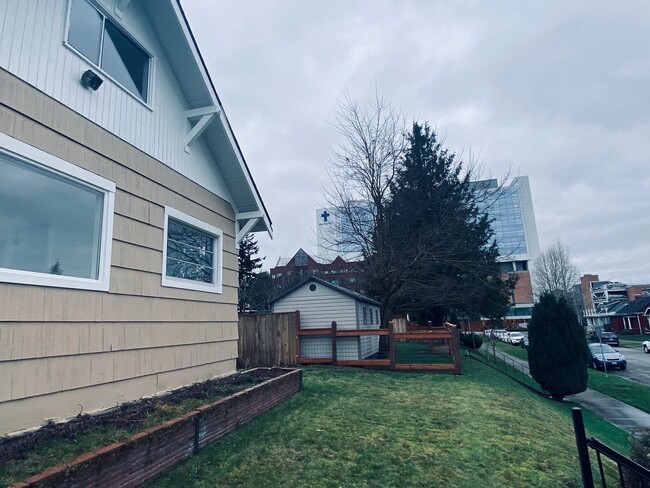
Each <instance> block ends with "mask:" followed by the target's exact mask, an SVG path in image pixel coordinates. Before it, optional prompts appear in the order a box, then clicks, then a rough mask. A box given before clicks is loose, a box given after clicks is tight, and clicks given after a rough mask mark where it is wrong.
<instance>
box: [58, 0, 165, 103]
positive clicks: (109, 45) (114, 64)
mask: <svg viewBox="0 0 650 488" xmlns="http://www.w3.org/2000/svg"><path fill="white" fill-rule="evenodd" d="M69 10H70V14H69V17H68V35H67V38H66V44H67V45H68V46H69V47H71V48H72V49H73V50H74V51H75V52H77V53H79V54H81V55H82V56H83V57H84V58H85V59H87V60H88V61H90V62H91V63H92V64H93V65H94V66H95V67H97V68H98V69H99V70H101V71H102V72H103V73H104V74H106V75H107V76H108V77H110V78H111V79H112V80H113V81H115V82H116V83H117V84H118V85H120V86H122V87H123V88H124V89H126V90H127V91H128V92H129V93H131V94H133V95H134V96H135V97H136V98H137V99H139V100H141V101H143V102H144V103H145V104H146V103H148V102H149V98H150V96H149V95H150V91H151V90H150V84H151V65H152V58H153V57H152V56H151V54H149V53H148V52H147V51H146V50H145V49H144V48H143V47H142V46H141V45H140V44H139V43H138V42H136V41H135V39H134V38H133V37H132V36H131V35H129V34H128V33H127V32H126V31H125V30H124V29H123V28H122V27H121V26H119V25H118V23H117V22H115V21H114V20H112V19H111V18H109V17H108V16H107V15H106V14H105V13H104V12H103V11H102V10H101V9H100V8H98V7H97V6H96V5H95V4H94V3H93V2H91V1H89V0H70V5H69Z"/></svg>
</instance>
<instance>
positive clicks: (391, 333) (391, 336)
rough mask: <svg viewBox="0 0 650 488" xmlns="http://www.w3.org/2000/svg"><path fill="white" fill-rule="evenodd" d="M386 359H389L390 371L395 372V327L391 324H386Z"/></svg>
mask: <svg viewBox="0 0 650 488" xmlns="http://www.w3.org/2000/svg"><path fill="white" fill-rule="evenodd" d="M388 358H389V359H390V369H391V370H393V371H395V369H396V363H395V327H394V325H393V322H388Z"/></svg>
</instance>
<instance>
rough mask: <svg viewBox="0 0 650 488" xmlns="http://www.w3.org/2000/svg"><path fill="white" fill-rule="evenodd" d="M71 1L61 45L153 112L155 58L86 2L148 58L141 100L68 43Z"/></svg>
mask: <svg viewBox="0 0 650 488" xmlns="http://www.w3.org/2000/svg"><path fill="white" fill-rule="evenodd" d="M72 1H73V0H68V16H67V18H66V26H65V39H63V45H64V46H65V47H66V48H67V49H69V50H70V51H71V52H72V53H73V54H74V55H75V56H79V57H80V58H81V59H83V60H84V61H85V62H86V63H88V65H89V66H92V68H93V69H95V70H97V71H98V72H99V73H101V74H102V75H103V76H105V77H106V78H108V79H109V80H111V82H112V83H114V84H115V85H116V86H118V87H119V88H120V89H121V90H123V91H124V92H125V93H127V94H128V95H129V96H130V97H131V98H133V100H135V101H136V102H138V103H139V104H140V105H142V106H143V107H145V108H146V109H148V110H149V111H151V112H153V92H154V90H153V85H154V71H155V65H154V62H155V58H154V55H153V54H151V50H150V49H147V48H146V47H144V46H143V45H142V43H141V42H139V41H138V40H137V39H136V38H135V37H133V35H131V33H130V31H129V29H127V28H126V27H125V26H124V24H123V23H122V22H119V21H118V20H117V19H116V18H115V17H113V16H112V15H110V14H109V13H108V12H107V11H106V10H105V9H104V8H102V7H101V6H99V5H98V4H97V3H96V2H95V1H94V0H87V1H88V3H90V5H91V6H92V7H94V8H95V9H96V10H97V11H98V12H99V13H100V14H101V15H103V16H104V17H106V18H108V19H109V20H110V21H111V22H112V23H113V24H115V25H116V26H117V27H118V28H119V29H120V30H121V31H122V33H123V34H124V35H126V36H127V37H128V38H129V39H130V40H131V41H133V43H134V44H135V45H136V46H138V47H139V48H140V49H142V51H143V52H144V53H145V54H146V55H147V56H149V72H148V73H147V100H143V99H142V98H140V97H139V96H138V95H136V94H135V93H133V92H132V91H131V90H129V89H128V88H126V87H125V86H124V85H123V84H122V83H120V82H119V81H117V80H116V79H115V78H113V77H112V76H111V75H110V74H108V73H107V72H106V71H104V69H103V68H100V67H99V65H97V64H95V63H94V62H93V61H91V60H90V59H88V58H87V57H86V56H84V55H83V54H81V53H80V52H79V51H77V49H75V47H74V46H73V45H72V44H70V43H69V42H68V36H69V35H70V17H71V15H72Z"/></svg>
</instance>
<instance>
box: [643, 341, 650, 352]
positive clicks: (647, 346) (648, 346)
mask: <svg viewBox="0 0 650 488" xmlns="http://www.w3.org/2000/svg"><path fill="white" fill-rule="evenodd" d="M643 352H645V353H650V341H643Z"/></svg>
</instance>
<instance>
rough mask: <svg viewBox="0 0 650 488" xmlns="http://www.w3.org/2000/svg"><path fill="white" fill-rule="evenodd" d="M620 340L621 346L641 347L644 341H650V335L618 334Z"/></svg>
mask: <svg viewBox="0 0 650 488" xmlns="http://www.w3.org/2000/svg"><path fill="white" fill-rule="evenodd" d="M618 341H619V342H620V344H621V347H629V348H630V349H637V348H638V349H641V343H642V342H643V341H650V336H647V335H622V336H618Z"/></svg>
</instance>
